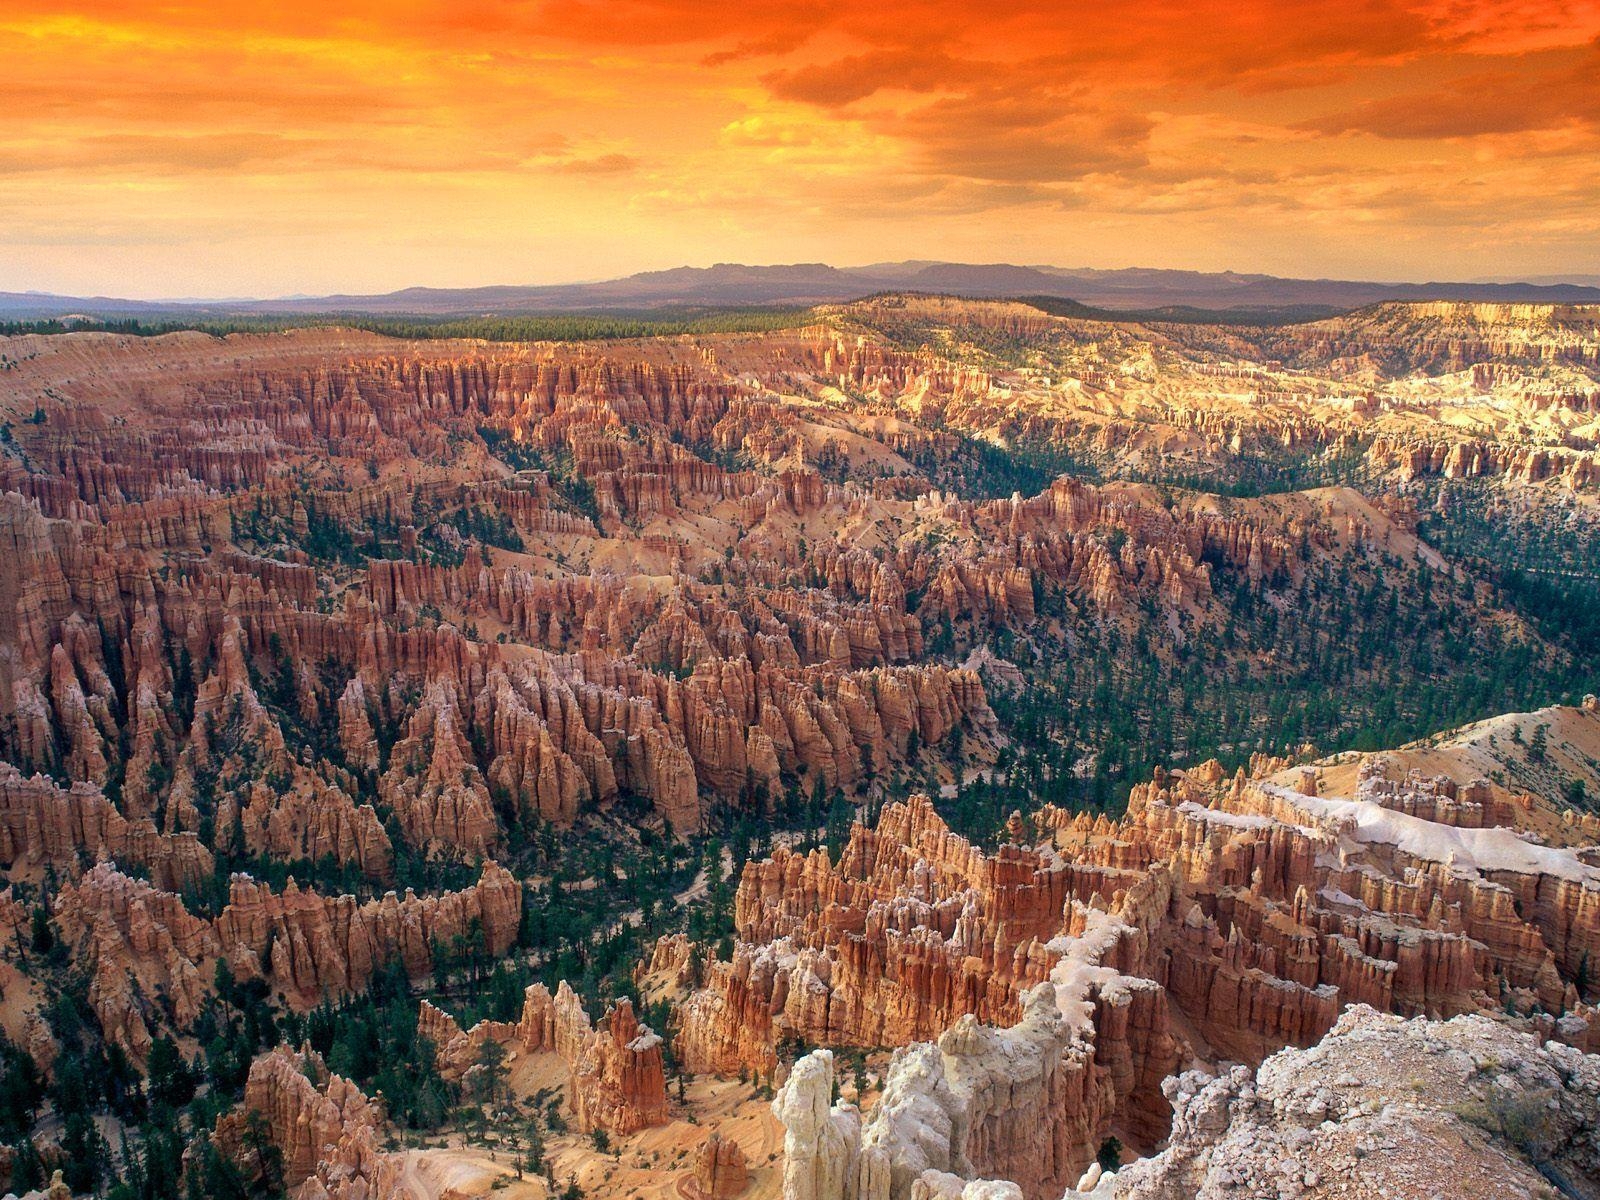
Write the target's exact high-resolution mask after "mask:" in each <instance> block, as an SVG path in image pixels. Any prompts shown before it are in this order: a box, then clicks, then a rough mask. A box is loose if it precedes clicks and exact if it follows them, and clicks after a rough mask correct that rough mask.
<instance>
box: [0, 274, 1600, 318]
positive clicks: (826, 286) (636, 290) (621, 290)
mask: <svg viewBox="0 0 1600 1200" xmlns="http://www.w3.org/2000/svg"><path fill="white" fill-rule="evenodd" d="M887 291H907V292H928V293H938V294H945V295H958V296H972V297H991V298H1003V297H1010V298H1022V297H1029V296H1032V297H1052V298H1059V299H1067V300H1076V301H1079V302H1080V303H1083V304H1088V305H1094V306H1098V307H1101V308H1107V309H1120V310H1152V309H1155V310H1160V309H1173V308H1177V309H1195V310H1216V309H1222V310H1235V311H1246V312H1264V313H1280V314H1281V313H1286V312H1288V313H1299V312H1304V311H1315V310H1327V311H1333V310H1339V309H1348V308H1355V307H1358V306H1360V305H1364V304H1372V303H1375V302H1377V301H1380V300H1435V299H1454V300H1498V301H1518V300H1521V301H1543V302H1553V303H1600V287H1594V286H1583V285H1578V284H1571V283H1535V282H1528V283H1485V282H1475V283H1471V282H1469V283H1451V282H1425V283H1381V282H1363V281H1358V280H1331V279H1279V278H1275V277H1273V276H1270V275H1240V274H1235V273H1232V272H1229V273H1223V274H1206V273H1201V272H1193V271H1162V270H1150V269H1131V270H1123V271H1096V270H1088V269H1067V268H1060V267H1023V266H1014V265H1011V264H1006V263H991V264H982V265H975V264H964V263H934V262H928V261H926V260H919V261H915V262H905V263H877V264H874V265H872V266H870V267H855V268H848V269H840V268H837V267H830V266H827V265H825V264H822V263H800V264H792V265H787V266H744V265H740V264H734V263H721V264H718V265H717V266H714V267H706V268H695V267H679V268H676V269H674V270H668V271H651V272H646V273H644V274H639V275H630V276H627V277H624V278H621V279H613V280H607V281H602V282H597V283H580V284H555V285H547V286H528V287H513V286H499V287H477V288H420V287H419V288H405V289H402V290H400V291H396V292H388V293H383V294H377V295H351V294H335V295H329V296H296V297H281V298H278V299H268V300H225V301H195V302H180V301H139V300H130V299H126V298H116V297H105V296H49V295H44V294H39V293H21V294H19V293H0V317H11V318H13V319H16V318H39V317H59V316H67V315H75V314H93V315H96V316H101V317H117V316H123V317H129V316H132V317H139V316H143V317H149V318H154V317H158V316H161V315H169V316H180V317H181V316H188V317H198V316H205V315H265V314H290V315H294V314H299V315H307V316H311V315H328V314H339V313H345V314H361V315H389V316H400V315H428V316H447V315H461V316H490V315H498V316H506V315H516V314H534V313H553V312H574V311H582V310H585V309H610V310H618V309H663V310H665V309H670V308H672V307H674V306H685V305H698V306H706V305H714V306H740V305H780V304H789V305H810V304H819V303H826V302H830V301H845V300H855V299H859V298H861V297H863V296H868V295H872V294H874V293H877V292H887Z"/></svg>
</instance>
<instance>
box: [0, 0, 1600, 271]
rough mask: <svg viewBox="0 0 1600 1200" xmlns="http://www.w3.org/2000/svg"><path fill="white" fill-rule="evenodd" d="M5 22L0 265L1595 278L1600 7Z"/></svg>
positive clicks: (421, 1)
mask: <svg viewBox="0 0 1600 1200" xmlns="http://www.w3.org/2000/svg"><path fill="white" fill-rule="evenodd" d="M0 34H3V35H4V38H5V45H6V46H7V63H6V69H5V71H4V72H0V106H3V109H4V111H5V112H6V113H7V121H6V122H5V123H4V124H3V125H0V289H4V288H13V287H54V288H58V289H61V290H91V289H92V290H107V289H108V288H111V287H112V286H113V285H114V284H115V285H116V286H126V287H130V288H136V289H137V290H140V291H142V292H143V293H144V294H154V293H159V292H161V291H167V292H169V293H170V292H182V293H186V294H193V293H200V292H227V293H238V292H242V291H257V292H271V291H291V290H293V291H308V290H346V291H348V290H360V289H366V288H383V287H392V286H401V285H405V284H410V283H435V284H465V283H483V282H494V281H513V282H522V281H535V280H540V279H560V278H579V277H588V278H592V277H595V276H596V275H601V274H606V273H613V272H622V271H626V270H631V269H640V268H648V267H661V266H671V265H675V264H678V263H681V262H697V261H699V262H703V261H714V260H724V259H733V258H741V259H746V260H760V261H783V260H814V259H830V260H833V261H838V262H848V261H864V260H871V259H881V258H885V257H895V256H904V257H933V256H938V257H950V258H969V259H985V260H992V259H998V258H1006V257H1012V258H1020V259H1024V260H1026V261H1043V260H1055V261H1060V262H1073V263H1086V264H1089V265H1100V266H1112V265H1122V264H1127V263H1131V262H1146V263H1150V264H1152V265H1176V266H1191V267H1203V268H1220V267H1230V266H1231V267H1236V268H1239V269H1265V270H1274V271H1279V272H1284V273H1290V272H1292V273H1314V274H1342V275H1380V274H1381V275H1383V276H1396V275H1406V274H1411V275H1428V276H1434V277H1437V276H1442V275H1452V274H1454V275H1482V274H1504V273H1513V272H1518V271H1527V272H1529V273H1536V272H1544V271H1551V270H1557V269H1560V270H1565V271H1571V270H1575V269H1576V270H1582V269H1593V270H1596V271H1600V260H1597V255H1600V251H1597V247H1600V215H1597V213H1600V203H1596V201H1597V200H1600V194H1597V193H1596V191H1595V190H1594V186H1595V175H1596V166H1595V159H1596V155H1595V153H1594V151H1595V149H1596V147H1595V140H1596V138H1595V134H1596V130H1597V127H1600V92H1597V87H1600V84H1597V82H1596V81H1597V80H1600V70H1597V67H1600V41H1597V39H1600V0H1569V2H1568V3H1565V4H1563V5H1552V4H1549V3H1546V2H1543V0H1351V2H1350V3H1347V4H1342V5H1329V4H1326V3H1325V2H1323V0H1316V2H1312V0H1272V2H1268V0H1231V2H1225V0H1106V2H1104V3H1101V4H1097V5H1092V6H1091V5H1083V6H1072V7H1070V8H1069V7H1068V6H1064V5H1061V4H1060V3H1059V0H993V2H980V0H879V2H875V3H870V4H868V3H859V2H851V0H747V2H743V3H721V2H714V0H496V2H488V0H467V2H464V3H449V2H447V0H393V2H381V3H380V2H379V0H356V2H355V3H349V4H341V5H328V4H310V3H305V2H304V0H290V2H286V3H281V4H276V5H257V6H247V7H245V8H242V9H241V8H234V7H229V6H222V5H216V4H212V3H198V2H194V0H171V2H169V3H164V4H162V5H160V6H153V5H150V4H147V3H143V2H142V0H141V2H136V0H93V2H84V3H72V2H70V0H0ZM1535 159H1537V160H1538V161H1539V166H1538V169H1537V170H1534V169H1532V168H1531V166H1530V163H1531V162H1532V161H1533V160H1535ZM186 230H187V231H190V232H189V234H188V235H187V242H186V233H185V231H186ZM186 244H188V245H189V246H190V247H191V249H192V251H193V252H192V253H184V254H174V253H173V251H172V248H173V247H174V246H183V245H186ZM1468 247H1470V249H1471V254H1472V257H1471V259H1470V261H1469V260H1467V259H1466V258H1464V257H1463V252H1464V249H1465V248H1468ZM508 262H511V263H515V264H517V265H516V266H515V268H514V273H513V274H512V275H511V276H510V277H509V278H508V276H507V275H506V272H507V270H508V268H507V266H506V264H507V263H508Z"/></svg>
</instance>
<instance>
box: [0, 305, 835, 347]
mask: <svg viewBox="0 0 1600 1200" xmlns="http://www.w3.org/2000/svg"><path fill="white" fill-rule="evenodd" d="M811 312H812V310H811V309H809V308H796V307H781V308H777V307H739V306H725V305H705V306H675V307H673V308H672V309H670V310H668V309H653V308H643V309H639V308H633V309H630V308H616V309H595V310H592V311H585V312H582V313H560V312H553V313H540V314H533V315H529V316H521V317H499V316H495V317H461V316H426V315H421V314H416V315H399V316H392V317H389V316H375V315H372V314H370V313H358V312H356V313H316V314H308V315H305V316H296V315H288V314H283V315H271V314H267V315H263V316H243V315H241V316H227V317H213V316H191V315H189V314H188V313H185V312H183V311H181V310H174V311H172V312H171V313H161V314H158V315H154V316H151V317H126V318H104V319H102V318H90V319H88V320H60V319H54V318H52V319H46V320H34V321H0V335H4V336H12V335H16V334H24V333H42V334H58V333H72V332H75V331H79V330H83V329H85V328H93V329H96V330H103V331H105V332H108V333H121V334H128V335H131V336H134V337H159V336H160V335H162V334H166V333H177V332H179V331H182V330H198V331H199V332H201V333H209V334H212V335H213V336H215V337H225V336H226V335H228V334H232V333H278V332H281V331H283V330H286V329H315V328H321V327H326V326H330V325H337V326H339V327H341V328H344V329H364V330H366V331H368V332H370V333H378V334H383V335H384V336H386V337H394V338H408V339H429V338H481V339H484V340H487V341H492V342H548V341H559V342H589V341H601V340H612V339H616V338H644V337H673V336H676V335H679V334H686V333H688V334H706V333H763V332H769V331H773V330H779V329H793V328H796V327H797V326H800V325H804V324H806V323H807V322H808V321H809V320H810V319H811Z"/></svg>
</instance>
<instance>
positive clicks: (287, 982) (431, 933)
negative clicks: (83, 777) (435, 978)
mask: <svg viewBox="0 0 1600 1200" xmlns="http://www.w3.org/2000/svg"><path fill="white" fill-rule="evenodd" d="M57 908H58V919H59V921H60V924H61V927H62V932H63V934H64V936H66V938H67V939H68V940H69V941H71V942H72V943H73V944H74V945H75V946H77V947H78V948H79V950H80V952H81V953H83V954H84V955H85V956H86V957H87V960H88V961H89V962H91V963H92V964H93V970H94V973H93V976H92V979H91V985H90V994H89V999H90V1004H91V1005H92V1006H93V1007H94V1009H95V1012H96V1014H97V1016H98V1017H99V1018H100V1023H101V1026H102V1028H103V1029H104V1031H105V1033H106V1036H107V1037H108V1038H109V1039H111V1040H112V1041H114V1042H116V1043H118V1044H119V1045H122V1046H123V1047H124V1048H125V1049H127V1050H129V1051H130V1052H132V1053H133V1054H134V1055H135V1056H137V1057H143V1055H144V1053H145V1051H146V1050H148V1048H149V1045H150V1039H151V1030H152V1027H153V1026H156V1025H166V1026H170V1027H172V1028H175V1029H179V1030H182V1029H186V1028H187V1027H188V1026H189V1025H190V1024H191V1023H192V1022H193V1021H194V1019H195V1017H196V1016H198V1015H199V1011H200V1008H201V1004H202V1002H203V1000H204V998H205V995H206V991H207V989H208V987H209V985H210V982H211V980H212V977H213V975H214V963H215V961H216V960H217V959H218V958H222V959H225V960H226V961H227V962H228V963H229V964H230V966H231V967H232V969H233V970H234V972H235V973H236V974H238V975H239V976H241V977H243V978H255V977H264V978H265V979H266V980H267V981H268V982H269V983H270V984H271V985H272V986H273V987H274V988H275V989H276V990H278V991H279V992H280V993H282V995H283V996H284V998H285V999H286V1000H287V1001H288V1002H289V1003H290V1004H292V1005H294V1006H297V1007H301V1008H309V1007H311V1006H313V1005H315V1004H317V1003H319V1002H320V1001H321V1000H322V999H324V998H325V997H328V996H338V995H343V994H346V993H348V992H353V991H358V990H360V989H361V988H362V987H364V986H366V984H367V982H368V981H369V980H370V979H371V977H372V975H373V972H374V971H376V970H377V969H378V968H379V967H380V966H382V965H383V964H385V963H387V962H391V961H395V960H398V961H400V962H402V963H403V964H404V965H405V968H406V970H407V972H408V973H409V974H410V975H411V976H412V977H413V978H420V977H422V976H424V975H426V974H427V973H428V972H429V971H431V970H432V968H433V958H432V952H433V946H434V945H436V944H444V945H448V944H449V943H450V942H451V941H452V940H453V939H455V938H458V937H472V936H481V937H482V939H483V944H484V947H485V950H486V952H487V953H489V954H490V955H499V954H503V953H505V952H506V950H507V949H509V948H510V946H511V945H512V944H513V943H514V942H515V940H516V934H517V927H518V923H519V922H520V920H521V912H522V889H521V885H520V884H518V883H517V881H516V880H515V879H514V878H513V877H512V876H511V874H510V873H509V872H507V871H505V870H503V869H502V868H500V867H498V866H496V865H495V864H493V863H490V864H488V865H487V866H485V868H484V873H483V877H482V878H481V879H480V880H479V882H478V883H477V884H476V885H475V886H474V887H472V888H469V889H467V890H465V891H461V892H447V893H444V894H442V895H439V896H428V897H420V898H419V897H417V896H415V895H413V894H412V893H410V892H409V891H408V892H407V893H406V895H405V896H404V897H403V898H402V897H397V896H396V895H395V894H394V893H393V892H390V893H389V894H388V895H386V896H385V897H384V898H383V899H382V900H373V901H368V902H367V903H365V904H361V903H358V902H357V901H356V899H355V897H353V896H336V897H327V896H323V895H320V894H319V893H317V892H314V891H310V890H304V889H301V888H299V887H298V886H296V885H295V883H294V882H293V880H291V881H290V883H289V886H288V887H287V888H286V889H285V890H284V891H282V892H277V893H274V892H271V891H269V890H268V889H266V888H265V887H264V886H262V885H261V884H259V883H257V882H255V881H254V880H252V879H250V878H248V877H247V876H235V877H234V880H233V885H232V891H231V898H230V902H229V904H228V905H227V906H226V907H225V908H224V909H223V911H222V913H221V914H220V915H219V916H218V917H217V919H216V920H215V921H208V920H206V919H204V918H202V917H197V916H194V915H192V914H190V913H189V912H188V911H187V910H186V909H185V908H184V905H183V901H182V900H181V899H180V898H179V897H178V896H176V895H174V894H172V893H170V892H163V891H160V890H158V889H156V888H154V887H152V886H151V885H150V884H147V883H145V882H143V881H141V880H136V879H131V878H129V877H128V876H126V875H123V874H121V873H120V872H118V871H117V870H116V869H115V867H113V866H111V865H110V864H108V863H102V864H100V865H98V866H96V867H94V868H93V869H92V870H90V871H88V872H86V873H85V875H84V876H83V878H82V880H81V881H79V882H78V883H77V884H72V883H69V884H67V885H65V886H64V887H63V888H62V891H61V894H60V897H59V900H58V906H57ZM480 931H481V934H480Z"/></svg>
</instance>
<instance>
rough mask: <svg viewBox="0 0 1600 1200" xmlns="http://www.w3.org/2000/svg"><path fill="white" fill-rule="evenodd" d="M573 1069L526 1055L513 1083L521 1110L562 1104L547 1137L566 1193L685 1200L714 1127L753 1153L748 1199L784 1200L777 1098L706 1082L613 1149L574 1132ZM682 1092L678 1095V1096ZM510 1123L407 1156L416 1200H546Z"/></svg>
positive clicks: (454, 1136)
mask: <svg viewBox="0 0 1600 1200" xmlns="http://www.w3.org/2000/svg"><path fill="white" fill-rule="evenodd" d="M566 1075H567V1071H566V1067H565V1065H564V1064H563V1063H562V1061H561V1060H560V1059H559V1058H558V1057H556V1056H555V1055H553V1054H535V1055H527V1056H524V1057H522V1058H521V1059H519V1060H517V1061H514V1062H512V1063H511V1075H510V1084H511V1089H512V1093H513V1095H514V1096H515V1097H516V1099H517V1101H518V1102H519V1104H521V1105H523V1106H528V1105H530V1104H531V1103H533V1102H534V1101H536V1100H537V1101H539V1102H541V1103H543V1104H548V1102H549V1101H550V1100H551V1099H556V1098H558V1097H559V1098H560V1100H561V1111H562V1114H563V1116H564V1118H565V1119H566V1121H567V1122H568V1125H569V1129H568V1132H565V1133H561V1134H551V1135H547V1136H546V1139H545V1156H546V1159H547V1160H548V1161H549V1163H550V1164H551V1167H552V1173H553V1175H554V1178H555V1181H556V1187H555V1191H556V1192H557V1193H558V1194H559V1193H560V1192H561V1191H562V1190H563V1189H564V1188H565V1187H566V1185H567V1183H568V1181H569V1180H571V1181H574V1182H576V1183H577V1185H578V1186H579V1187H580V1188H581V1189H582V1190H583V1193H584V1196H585V1197H586V1198H588V1200H628V1198H636V1200H680V1198H681V1196H682V1193H681V1192H680V1190H679V1189H680V1184H681V1182H682V1181H683V1180H684V1179H685V1178H686V1177H687V1176H689V1175H690V1174H691V1173H692V1171H693V1162H694V1151H695V1150H696V1148H697V1147H698V1146H699V1145H700V1143H701V1142H702V1141H704V1140H705V1138H706V1135H707V1134H709V1133H710V1132H711V1131H712V1130H713V1129H715V1130H717V1131H718V1132H720V1133H721V1134H722V1136H723V1137H725V1138H731V1139H732V1140H733V1141H735V1142H737V1143H738V1145H739V1146H740V1148H741V1149H742V1150H744V1152H745V1157H746V1160H747V1163H748V1166H749V1170H750V1186H749V1188H748V1189H747V1190H746V1191H745V1192H744V1193H743V1194H742V1195H743V1197H748V1198H749V1200H776V1198H777V1197H778V1196H779V1195H780V1194H781V1192H782V1163H781V1158H782V1151H783V1127H782V1125H780V1124H779V1123H778V1120H777V1118H775V1117H774V1116H773V1115H772V1110H771V1106H770V1102H769V1101H767V1100H766V1099H764V1098H762V1097H761V1096H759V1095H758V1094H757V1093H756V1090H755V1088H754V1087H752V1086H751V1085H750V1084H746V1083H740V1082H738V1081H737V1080H721V1079H711V1078H701V1079H697V1080H695V1081H694V1082H693V1083H692V1084H691V1085H690V1086H689V1088H688V1090H687V1092H686V1102H685V1103H679V1102H677V1101H676V1100H674V1103H673V1119H672V1120H671V1121H669V1122H668V1123H667V1124H666V1125H661V1126H658V1127H656V1128H654V1129H647V1130H644V1131H642V1132H640V1133H637V1134H634V1135H633V1136H632V1137H626V1138H613V1139H612V1146H611V1151H610V1153H606V1154H602V1153H599V1152H598V1151H597V1150H596V1149H595V1145H594V1141H593V1139H592V1138H591V1137H590V1136H589V1135H588V1134H580V1133H577V1132H576V1131H575V1130H573V1129H572V1128H571V1125H572V1113H571V1109H570V1107H569V1106H568V1104H567V1102H566V1098H565V1081H566ZM674 1094H675V1093H674ZM512 1133H513V1123H512V1122H511V1121H510V1120H506V1121H502V1122H500V1123H498V1124H497V1123H494V1122H491V1123H490V1125H489V1127H488V1129H487V1131H486V1133H485V1136H484V1139H483V1141H476V1140H473V1141H469V1140H468V1137H467V1135H466V1134H465V1133H464V1132H455V1133H451V1134H449V1135H447V1136H446V1137H445V1138H444V1139H443V1144H439V1145H429V1146H424V1147H421V1148H412V1149H407V1150H404V1151H402V1152H401V1153H402V1154H403V1155H404V1160H405V1161H404V1168H403V1175H402V1183H403V1185H404V1187H405V1189H406V1194H407V1195H408V1196H409V1197H411V1200H468V1198H469V1197H476V1196H488V1195H494V1196H496V1197H504V1198H505V1200H544V1197H545V1196H547V1195H548V1194H549V1191H550V1189H549V1187H548V1185H547V1184H546V1182H545V1180H544V1179H543V1178H540V1177H535V1176H532V1175H529V1176H527V1177H526V1178H523V1179H518V1178H517V1177H516V1168H515V1159H516V1152H515V1149H514V1148H513V1146H512V1144H511V1141H510V1135H511V1134H512Z"/></svg>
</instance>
